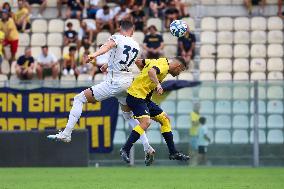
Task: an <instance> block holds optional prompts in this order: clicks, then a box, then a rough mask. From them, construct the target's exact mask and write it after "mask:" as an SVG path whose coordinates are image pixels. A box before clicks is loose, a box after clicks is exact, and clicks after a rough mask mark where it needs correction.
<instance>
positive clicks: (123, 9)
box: [113, 3, 131, 28]
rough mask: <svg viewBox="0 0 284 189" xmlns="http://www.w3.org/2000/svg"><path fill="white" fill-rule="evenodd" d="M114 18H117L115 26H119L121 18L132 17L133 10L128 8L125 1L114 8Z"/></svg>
mask: <svg viewBox="0 0 284 189" xmlns="http://www.w3.org/2000/svg"><path fill="white" fill-rule="evenodd" d="M113 12H114V15H115V16H114V20H115V25H116V26H115V28H118V27H119V22H120V21H121V20H126V19H127V18H129V17H130V12H131V10H130V9H129V8H127V6H126V4H125V3H120V5H119V7H115V8H114V10H113Z"/></svg>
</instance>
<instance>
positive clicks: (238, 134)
mask: <svg viewBox="0 0 284 189" xmlns="http://www.w3.org/2000/svg"><path fill="white" fill-rule="evenodd" d="M232 142H233V144H247V143H248V142H249V137H248V132H247V131H246V130H234V132H233V137H232Z"/></svg>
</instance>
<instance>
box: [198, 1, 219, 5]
mask: <svg viewBox="0 0 284 189" xmlns="http://www.w3.org/2000/svg"><path fill="white" fill-rule="evenodd" d="M215 3H216V2H215V0H201V4H202V5H215Z"/></svg>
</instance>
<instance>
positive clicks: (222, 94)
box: [216, 87, 232, 100]
mask: <svg viewBox="0 0 284 189" xmlns="http://www.w3.org/2000/svg"><path fill="white" fill-rule="evenodd" d="M231 98H232V90H231V88H229V87H217V88H216V99H218V100H230V99H231Z"/></svg>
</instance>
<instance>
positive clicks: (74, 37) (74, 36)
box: [64, 22, 78, 46]
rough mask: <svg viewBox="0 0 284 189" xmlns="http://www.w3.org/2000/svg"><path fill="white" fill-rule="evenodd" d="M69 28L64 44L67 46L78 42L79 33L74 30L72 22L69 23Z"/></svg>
mask: <svg viewBox="0 0 284 189" xmlns="http://www.w3.org/2000/svg"><path fill="white" fill-rule="evenodd" d="M67 28H68V29H67V30H66V31H65V32H64V45H65V46H67V45H69V44H70V43H76V44H77V43H78V33H77V32H76V31H75V30H73V24H72V22H68V23H67Z"/></svg>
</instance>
